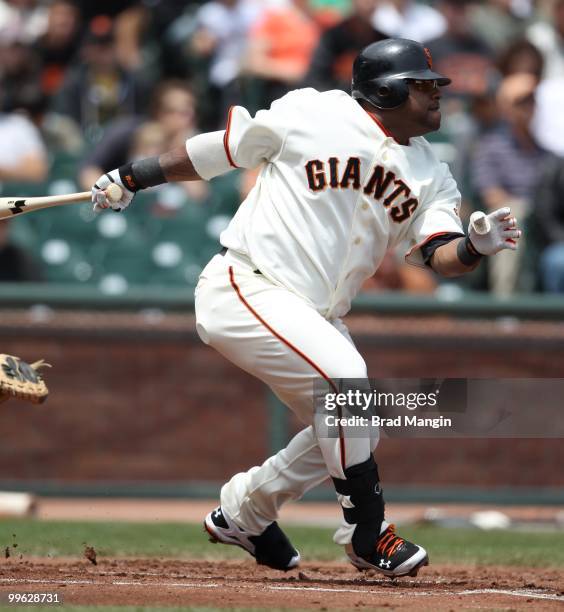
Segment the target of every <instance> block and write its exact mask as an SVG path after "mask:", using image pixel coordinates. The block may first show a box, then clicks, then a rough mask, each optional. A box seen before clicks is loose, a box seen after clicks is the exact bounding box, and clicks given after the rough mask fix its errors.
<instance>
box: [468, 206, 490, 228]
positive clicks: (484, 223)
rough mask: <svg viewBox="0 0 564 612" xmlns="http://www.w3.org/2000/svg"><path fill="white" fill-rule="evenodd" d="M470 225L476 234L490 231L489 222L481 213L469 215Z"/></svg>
mask: <svg viewBox="0 0 564 612" xmlns="http://www.w3.org/2000/svg"><path fill="white" fill-rule="evenodd" d="M470 225H471V226H472V227H473V228H474V231H475V232H476V234H487V233H488V232H489V231H490V229H491V225H490V220H489V219H488V217H487V215H486V213H484V212H482V211H476V212H473V213H472V214H471V215H470Z"/></svg>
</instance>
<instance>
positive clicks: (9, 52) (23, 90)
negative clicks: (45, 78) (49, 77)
mask: <svg viewBox="0 0 564 612" xmlns="http://www.w3.org/2000/svg"><path fill="white" fill-rule="evenodd" d="M39 78H40V59H39V57H38V56H37V54H36V53H35V51H34V50H33V48H32V47H31V46H30V45H27V44H25V43H23V42H20V41H12V42H3V43H2V42H0V82H1V87H0V90H1V91H2V109H3V110H5V111H13V110H25V111H28V112H33V108H30V106H34V105H35V104H36V100H37V97H38V96H39V97H41V92H40V90H39V88H38V82H39Z"/></svg>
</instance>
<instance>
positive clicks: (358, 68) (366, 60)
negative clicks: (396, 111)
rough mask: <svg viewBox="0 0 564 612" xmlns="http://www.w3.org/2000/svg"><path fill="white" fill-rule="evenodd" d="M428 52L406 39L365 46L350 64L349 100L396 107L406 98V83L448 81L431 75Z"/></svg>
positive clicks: (433, 74)
mask: <svg viewBox="0 0 564 612" xmlns="http://www.w3.org/2000/svg"><path fill="white" fill-rule="evenodd" d="M432 68H433V60H432V58H431V53H430V51H429V49H427V48H426V47H424V46H423V45H422V44H421V43H418V42H415V41H414V40H407V39H406V38H387V39H386V40H381V41H379V42H375V43H372V44H371V45H368V47H365V48H364V49H363V50H362V51H361V52H360V53H359V54H358V56H357V58H356V59H355V61H354V64H353V78H352V97H353V98H357V99H358V98H361V99H363V100H366V101H367V102H370V104H372V105H373V106H375V107H376V108H397V107H398V106H401V105H402V104H403V103H404V102H405V101H406V100H407V98H408V96H409V88H408V86H407V82H408V81H409V80H417V81H437V85H441V86H442V85H448V84H449V83H450V79H449V78H447V77H445V76H443V75H442V74H438V73H437V72H433V69H432Z"/></svg>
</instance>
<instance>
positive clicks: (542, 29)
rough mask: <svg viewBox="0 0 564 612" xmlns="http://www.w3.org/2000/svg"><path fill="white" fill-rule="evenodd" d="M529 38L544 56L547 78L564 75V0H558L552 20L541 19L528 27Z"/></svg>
mask: <svg viewBox="0 0 564 612" xmlns="http://www.w3.org/2000/svg"><path fill="white" fill-rule="evenodd" d="M527 38H528V39H529V40H530V41H531V42H532V43H533V44H534V45H535V46H536V47H537V48H538V49H539V51H540V52H541V53H542V55H543V57H544V62H545V73H544V76H545V77H546V78H549V79H551V78H558V77H564V0H556V2H555V3H554V6H553V12H552V22H547V21H539V22H537V23H535V24H533V25H532V26H530V27H529V28H528V29H527Z"/></svg>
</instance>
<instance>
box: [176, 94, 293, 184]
mask: <svg viewBox="0 0 564 612" xmlns="http://www.w3.org/2000/svg"><path fill="white" fill-rule="evenodd" d="M286 130H287V128H286V122H285V121H284V119H283V113H281V112H280V111H279V110H278V108H277V103H276V102H275V103H274V104H273V106H272V107H271V109H270V110H261V111H258V112H257V114H256V115H255V117H251V115H250V114H249V112H248V111H247V109H245V108H243V107H241V106H233V107H231V109H230V111H229V117H228V119H227V126H226V129H225V130H224V131H221V132H211V133H208V134H200V135H198V136H194V137H193V138H190V139H188V140H187V141H186V150H187V152H188V155H189V157H190V159H191V161H192V163H193V165H194V168H195V169H196V172H197V173H198V174H199V175H200V176H201V177H202V178H204V179H206V180H209V179H211V178H213V177H214V176H219V175H220V174H224V173H226V172H228V171H229V170H231V169H233V168H249V169H251V168H256V167H258V166H260V164H262V163H264V162H270V161H274V160H275V159H276V157H277V156H278V155H279V154H280V152H281V150H282V147H283V145H284V140H285V137H286Z"/></svg>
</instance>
